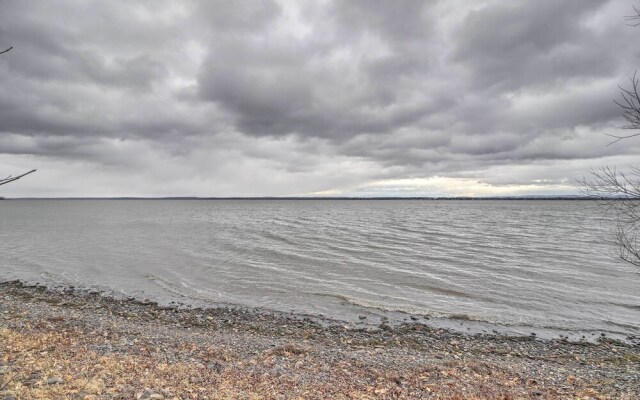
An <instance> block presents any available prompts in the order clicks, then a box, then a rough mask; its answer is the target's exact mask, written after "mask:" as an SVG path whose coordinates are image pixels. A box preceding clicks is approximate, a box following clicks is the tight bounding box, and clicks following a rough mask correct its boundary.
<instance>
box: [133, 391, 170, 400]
mask: <svg viewBox="0 0 640 400" xmlns="http://www.w3.org/2000/svg"><path fill="white" fill-rule="evenodd" d="M136 399H137V400H162V399H164V396H163V395H161V394H160V393H156V392H154V391H153V390H151V389H144V390H143V391H142V392H140V393H138V394H137V395H136Z"/></svg>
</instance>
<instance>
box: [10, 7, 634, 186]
mask: <svg viewBox="0 0 640 400" xmlns="http://www.w3.org/2000/svg"><path fill="white" fill-rule="evenodd" d="M631 11H632V8H631V6H630V5H629V4H628V3H627V2H625V1H622V0H609V1H601V0H568V1H562V2H558V1H554V0H514V1H509V2H504V1H491V0H487V1H478V2H472V3H470V2H463V1H403V2H399V3H393V4H392V3H389V2H387V1H349V2H344V1H329V2H285V1H262V2H257V3H256V2H253V1H242V0H241V1H214V2H209V1H185V2H170V1H142V2H137V3H135V4H134V3H131V2H98V1H95V2H92V1H73V0H67V1H59V2H47V1H35V2H23V1H17V0H5V1H3V2H2V3H0V47H8V46H10V45H12V46H14V50H12V51H11V52H9V53H6V54H4V55H1V56H0V169H1V170H4V169H10V170H11V171H7V172H8V173H11V172H15V171H13V169H26V168H30V167H39V168H40V170H41V171H46V172H41V173H40V174H38V175H34V176H33V177H30V179H29V180H25V181H24V182H20V185H19V186H18V185H14V186H13V188H12V194H15V195H41V196H47V195H69V196H72V195H114V196H115V195H189V194H194V195H218V196H225V195H305V194H314V193H319V194H347V195H348V194H375V195H380V194H384V193H390V194H393V193H403V194H407V193H410V194H425V195H430V194H433V195H442V194H453V195H459V194H481V195H486V194H491V193H496V194H518V193H567V192H571V191H573V190H574V189H573V184H574V181H575V179H576V178H579V177H580V176H581V175H582V174H583V173H585V172H586V171H588V168H589V166H597V165H601V164H614V163H622V164H623V165H626V164H629V163H633V162H635V158H636V154H637V152H638V150H640V145H638V143H636V142H631V141H629V142H626V143H624V144H617V145H614V146H606V144H607V143H608V140H607V137H606V136H605V135H603V133H605V132H608V133H613V132H615V131H616V129H618V128H617V127H618V126H619V125H621V119H620V111H619V109H617V107H616V106H615V105H614V104H613V102H612V101H611V100H612V99H613V98H615V97H616V96H617V95H618V94H617V85H621V84H622V85H624V84H625V79H626V78H627V77H628V75H630V74H632V73H633V71H634V70H635V69H636V67H637V66H638V65H640V54H639V53H638V46H637V43H638V38H639V37H640V29H638V28H636V29H634V28H631V27H628V26H625V24H624V19H623V17H624V16H625V15H627V14H628V13H629V12H631ZM0 172H1V171H0ZM63 177H64V179H65V183H64V184H59V181H58V182H56V180H60V179H62V178H63ZM66 182H69V183H68V184H66ZM78 182H83V183H84V182H88V184H87V185H82V186H79V185H78V184H77V183H78ZM478 182H481V184H478ZM7 187H8V186H7ZM465 188H466V189H465Z"/></svg>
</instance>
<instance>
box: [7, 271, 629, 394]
mask: <svg viewBox="0 0 640 400" xmlns="http://www.w3.org/2000/svg"><path fill="white" fill-rule="evenodd" d="M425 322H427V323H426V324H423V323H418V322H415V321H413V322H412V323H411V324H404V325H398V326H390V325H388V324H386V323H383V324H381V325H379V326H375V327H368V328H359V327H355V326H350V325H344V323H340V322H339V321H328V320H318V319H316V318H311V317H307V316H302V315H294V314H285V313H274V312H269V311H266V310H260V309H250V308H240V307H220V308H212V309H193V308H187V307H181V306H179V305H176V306H175V307H163V306H159V305H158V304H156V303H154V302H150V301H139V300H136V299H133V298H120V299H118V298H113V297H108V296H104V295H103V294H101V293H97V292H87V291H76V290H73V288H57V289H56V288H53V289H51V288H45V287H42V286H28V285H24V284H22V283H20V282H6V283H2V284H0V399H3V400H10V399H15V400H19V399H263V398H264V399H299V398H302V399H323V398H333V399H342V398H345V399H346V398H355V399H373V398H389V399H392V398H405V399H456V398H457V399H566V398H569V399H637V398H639V397H640V346H638V344H637V343H635V344H634V342H633V341H632V342H631V343H621V342H617V341H613V340H609V339H607V338H606V337H603V338H602V339H601V340H599V341H598V342H597V343H587V342H569V341H567V340H564V339H561V340H551V341H549V340H540V339H537V338H536V337H534V336H529V337H504V336H495V335H463V334H460V333H456V332H451V331H447V330H443V329H436V328H432V327H429V325H428V321H425Z"/></svg>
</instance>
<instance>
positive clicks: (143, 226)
mask: <svg viewBox="0 0 640 400" xmlns="http://www.w3.org/2000/svg"><path fill="white" fill-rule="evenodd" d="M605 234H606V227H603V225H602V222H601V221H600V220H599V212H598V211H597V208H596V205H595V203H592V202H587V201H454V200H449V201H435V200H366V201H365V200H354V201H348V200H317V201H316V200H215V201H213V200H208V201H207V200H182V201H180V200H176V201H173V200H163V201H157V200H156V201H153V200H131V201H126V200H86V201H85V200H11V201H2V202H0V242H1V248H2V249H1V250H0V252H1V254H2V257H1V259H0V280H9V279H23V280H26V281H29V282H40V283H47V284H64V285H75V286H79V287H93V288H100V289H103V290H105V289H106V290H112V291H117V292H120V293H124V294H127V295H133V296H137V297H148V298H153V299H157V300H160V301H165V302H167V301H181V302H185V303H189V304H197V305H202V304H205V305H206V304H211V305H213V304H216V303H220V302H225V303H235V304H241V305H247V306H261V307H266V308H269V309H274V310H280V311H291V310H293V311H296V312H301V313H312V314H320V315H326V316H330V317H333V318H338V319H344V320H357V319H358V316H359V315H368V316H370V318H375V317H376V316H380V315H383V314H385V313H391V314H393V315H396V316H402V315H405V316H406V315H407V314H411V315H428V316H431V317H436V319H438V318H437V317H445V318H452V320H456V321H457V320H469V319H470V320H478V321H489V322H492V323H495V324H498V325H501V326H516V327H526V328H527V329H529V328H558V329H564V330H569V331H571V330H575V331H582V332H589V331H594V332H595V331H598V332H600V331H604V332H611V333H618V334H624V335H637V334H639V333H640V269H638V268H634V267H632V266H629V265H627V264H625V263H622V262H618V261H616V260H615V259H614V258H613V256H612V254H611V253H612V252H611V247H610V244H607V243H606V242H605V240H604V239H603V236H604V235H605ZM404 313H407V314H404ZM523 329H524V328H523Z"/></svg>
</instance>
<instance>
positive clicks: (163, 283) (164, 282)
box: [147, 275, 211, 301]
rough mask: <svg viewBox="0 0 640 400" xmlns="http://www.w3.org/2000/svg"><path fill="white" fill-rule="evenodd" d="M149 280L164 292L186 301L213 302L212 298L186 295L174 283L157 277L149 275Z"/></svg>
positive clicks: (191, 294)
mask: <svg viewBox="0 0 640 400" xmlns="http://www.w3.org/2000/svg"><path fill="white" fill-rule="evenodd" d="M147 278H148V279H149V280H151V281H152V282H153V283H155V284H156V285H158V286H160V287H161V288H163V289H164V290H166V291H168V292H171V293H173V294H175V295H178V296H180V297H182V298H186V299H194V300H202V301H211V298H210V297H207V296H201V295H198V294H195V293H188V294H187V293H185V292H184V291H182V290H180V288H179V287H177V286H176V285H175V284H173V283H172V282H170V281H168V280H166V279H163V278H161V277H159V276H157V275H147Z"/></svg>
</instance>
